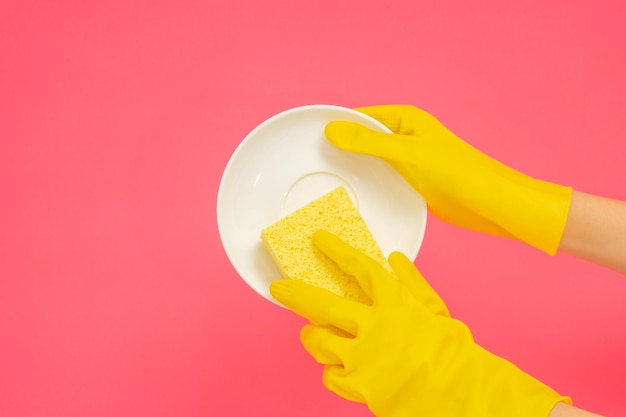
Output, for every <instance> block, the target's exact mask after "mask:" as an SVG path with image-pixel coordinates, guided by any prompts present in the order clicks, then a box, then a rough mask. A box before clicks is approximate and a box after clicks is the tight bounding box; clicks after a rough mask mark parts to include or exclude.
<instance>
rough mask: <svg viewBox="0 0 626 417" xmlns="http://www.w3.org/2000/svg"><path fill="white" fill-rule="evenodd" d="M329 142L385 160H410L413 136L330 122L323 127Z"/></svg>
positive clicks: (350, 123)
mask: <svg viewBox="0 0 626 417" xmlns="http://www.w3.org/2000/svg"><path fill="white" fill-rule="evenodd" d="M324 134H325V135H326V138H327V139H328V141H329V142H330V143H332V144H333V145H335V146H336V147H338V148H340V149H343V150H345V151H349V152H355V153H361V154H366V155H372V156H377V157H380V158H383V159H386V160H393V161H398V162H409V163H410V162H412V159H414V158H412V156H411V154H412V149H414V147H415V140H416V138H415V137H414V136H406V135H399V134H393V133H385V132H376V131H373V130H370V129H368V128H366V127H365V126H362V125H360V124H358V123H354V122H344V121H336V122H330V123H328V124H327V125H326V128H325V129H324Z"/></svg>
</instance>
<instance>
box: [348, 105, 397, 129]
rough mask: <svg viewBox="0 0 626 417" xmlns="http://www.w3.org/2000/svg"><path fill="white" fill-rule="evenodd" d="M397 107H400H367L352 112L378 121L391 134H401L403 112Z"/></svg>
mask: <svg viewBox="0 0 626 417" xmlns="http://www.w3.org/2000/svg"><path fill="white" fill-rule="evenodd" d="M399 107H402V106H384V105H383V106H368V107H357V108H355V109H354V110H356V111H359V112H361V113H363V114H366V115H368V116H370V117H371V118H373V119H376V120H378V121H379V122H381V123H382V124H384V125H385V126H387V128H388V129H389V130H391V131H392V132H393V133H401V127H402V114H403V112H402V111H401V109H400V108H399Z"/></svg>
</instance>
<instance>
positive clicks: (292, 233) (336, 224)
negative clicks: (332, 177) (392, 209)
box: [261, 187, 391, 304]
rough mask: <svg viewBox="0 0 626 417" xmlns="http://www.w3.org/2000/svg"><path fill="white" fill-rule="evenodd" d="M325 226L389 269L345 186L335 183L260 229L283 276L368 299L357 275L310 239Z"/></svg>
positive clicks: (363, 299) (344, 295)
mask: <svg viewBox="0 0 626 417" xmlns="http://www.w3.org/2000/svg"><path fill="white" fill-rule="evenodd" d="M317 230H326V231H328V232H330V233H333V234H334V235H336V236H337V237H339V238H341V239H342V240H344V241H345V242H347V243H348V244H350V245H351V246H353V247H354V248H356V249H357V250H359V251H361V252H363V253H364V254H366V255H368V256H370V257H371V258H373V259H374V260H376V261H377V262H379V263H381V264H382V265H383V266H384V267H385V268H387V269H388V270H389V271H391V267H390V266H389V264H388V262H387V259H386V258H385V255H384V254H383V253H382V250H381V249H380V247H379V246H378V244H377V243H376V240H375V239H374V236H373V235H372V233H371V231H370V230H369V228H368V227H367V225H366V223H365V221H364V220H363V218H362V217H361V215H360V214H359V211H358V210H357V208H356V206H355V205H354V203H353V202H352V199H351V198H350V196H349V195H348V193H347V192H346V190H345V188H343V187H338V188H336V189H334V190H333V191H330V192H329V193H327V194H325V195H323V196H321V197H320V198H318V199H316V200H314V201H312V202H310V203H309V204H307V205H305V206H303V207H301V208H299V209H297V210H296V211H294V212H293V213H291V214H289V215H287V216H286V217H283V218H282V219H281V220H279V221H278V222H276V223H274V224H272V225H270V226H268V227H267V228H265V229H263V230H262V231H261V240H262V241H263V244H264V246H265V247H266V249H267V250H268V251H269V253H270V254H271V256H272V258H273V259H274V262H275V263H276V265H277V266H278V268H279V269H280V272H281V274H282V275H283V277H284V278H290V279H297V280H302V281H304V282H307V283H309V284H312V285H316V286H318V287H321V288H325V289H327V290H329V291H331V292H333V293H335V294H337V295H340V296H342V297H345V298H349V299H352V300H355V301H358V302H361V303H364V304H371V300H370V299H369V297H367V295H365V293H363V291H362V290H361V288H360V287H359V284H358V282H357V281H356V279H355V278H354V277H352V276H350V275H348V274H346V273H344V272H343V271H341V269H339V268H338V267H337V265H335V263H334V262H333V261H332V260H330V259H329V258H328V257H327V256H326V255H324V254H323V253H322V252H321V251H320V250H319V249H317V248H316V247H315V246H314V244H313V240H312V236H313V234H314V233H315V232H316V231H317Z"/></svg>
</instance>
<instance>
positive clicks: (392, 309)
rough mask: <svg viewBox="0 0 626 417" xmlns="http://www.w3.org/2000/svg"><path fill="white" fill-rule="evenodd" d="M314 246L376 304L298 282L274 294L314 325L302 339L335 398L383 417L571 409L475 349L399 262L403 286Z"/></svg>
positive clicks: (277, 285)
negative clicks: (560, 406)
mask: <svg viewBox="0 0 626 417" xmlns="http://www.w3.org/2000/svg"><path fill="white" fill-rule="evenodd" d="M313 240H314V243H315V245H316V246H317V247H318V248H319V249H320V250H321V251H322V252H323V253H325V254H326V255H327V256H329V257H330V258H331V259H332V260H334V261H335V262H336V263H337V265H338V266H339V267H340V268H341V269H342V270H344V271H345V272H346V273H348V274H350V275H353V276H354V277H356V278H357V279H358V281H359V284H360V285H361V287H362V288H363V290H364V291H365V292H366V293H367V295H368V296H369V297H370V298H371V299H372V300H373V304H372V305H371V306H367V305H364V304H360V303H358V302H355V301H351V300H348V299H345V298H342V297H340V296H337V295H335V294H333V293H331V292H329V291H326V290H324V289H321V288H317V287H314V286H311V285H308V284H305V283H304V282H301V281H296V280H278V281H274V282H273V283H272V284H271V286H270V290H271V293H272V295H273V296H274V297H275V298H276V299H277V300H278V301H280V302H281V303H283V304H284V305H285V306H287V307H288V308H290V309H291V310H292V311H294V312H295V313H297V314H299V315H301V316H303V317H305V318H307V319H309V320H311V322H312V323H316V324H308V325H306V326H304V328H303V329H302V332H301V334H300V338H301V341H302V344H303V345H304V347H305V349H306V350H307V351H308V352H309V353H310V354H311V355H312V356H313V358H315V360H316V361H317V362H319V363H321V364H323V365H324V374H323V382H324V385H325V386H326V387H327V388H328V389H330V390H331V391H333V392H335V393H337V394H338V395H340V396H342V397H344V398H346V399H348V400H352V401H358V402H363V403H366V404H367V406H368V407H369V409H370V410H371V411H372V412H373V413H374V414H375V415H376V416H378V417H404V416H407V417H408V416H411V417H415V416H424V417H437V416H440V417H494V416H498V417H545V416H547V415H548V414H549V412H550V411H551V410H552V407H553V406H554V405H555V404H556V403H557V402H559V401H563V402H566V403H571V401H570V399H569V398H567V397H562V396H560V395H558V394H557V393H556V392H554V391H553V390H552V389H551V388H549V387H547V386H546V385H544V384H543V383H541V382H539V381H537V380H536V379H534V378H532V377H531V376H529V375H528V374H526V373H524V372H523V371H521V370H520V369H519V368H517V367H516V366H514V365H513V364H511V363H510V362H508V361H506V360H504V359H502V358H499V357H497V356H495V355H493V354H491V353H489V352H488V351H486V350H485V349H483V348H481V347H480V346H478V345H477V344H476V343H475V342H474V340H473V338H472V334H471V333H470V331H469V329H468V328H467V327H466V326H465V325H464V324H463V323H462V322H460V321H458V320H455V319H452V318H450V315H449V313H448V309H447V308H446V306H445V304H444V303H443V301H442V300H441V299H440V298H439V296H438V295H437V294H436V293H435V291H434V290H433V289H432V288H431V287H430V286H429V285H428V283H427V282H426V281H425V280H424V278H423V277H422V276H421V274H420V273H419V272H418V270H417V269H416V268H415V266H414V265H413V263H412V262H411V261H410V260H409V259H408V258H406V257H405V256H404V255H402V254H401V253H399V252H395V253H393V254H391V256H390V257H389V262H390V264H391V266H392V268H393V270H394V272H395V274H396V275H397V279H396V277H394V276H393V275H392V274H390V273H389V272H387V271H386V270H385V268H383V267H382V266H381V265H380V264H378V263H376V261H374V260H373V259H371V258H369V257H367V256H366V255H364V254H362V253H360V252H358V251H357V250H356V249H353V248H352V247H350V246H349V245H348V244H346V243H344V242H343V241H342V240H340V239H339V238H337V237H335V236H334V235H332V234H330V233H328V232H324V231H319V232H316V234H315V235H314V237H313ZM328 325H331V326H336V327H339V328H341V329H343V330H345V331H347V332H348V333H350V334H352V335H354V336H355V337H354V338H347V337H341V336H339V335H337V334H336V333H334V332H333V331H332V330H329V329H328V328H327V327H324V326H328Z"/></svg>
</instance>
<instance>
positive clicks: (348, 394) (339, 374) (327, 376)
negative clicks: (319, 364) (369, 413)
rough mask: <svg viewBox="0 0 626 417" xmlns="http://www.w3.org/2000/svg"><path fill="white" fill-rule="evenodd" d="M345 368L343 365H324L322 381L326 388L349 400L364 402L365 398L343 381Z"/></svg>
mask: <svg viewBox="0 0 626 417" xmlns="http://www.w3.org/2000/svg"><path fill="white" fill-rule="evenodd" d="M345 379H346V376H345V370H344V368H343V366H338V365H327V366H325V367H324V374H323V375H322V383H323V384H324V386H325V387H326V388H328V389H329V390H330V391H332V392H334V393H335V394H337V395H339V396H340V397H342V398H345V399H346V400H349V401H355V402H360V403H365V402H366V401H365V398H363V396H362V395H360V394H359V393H358V392H356V391H355V390H352V389H349V388H348V384H346V383H345Z"/></svg>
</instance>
